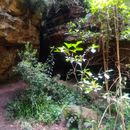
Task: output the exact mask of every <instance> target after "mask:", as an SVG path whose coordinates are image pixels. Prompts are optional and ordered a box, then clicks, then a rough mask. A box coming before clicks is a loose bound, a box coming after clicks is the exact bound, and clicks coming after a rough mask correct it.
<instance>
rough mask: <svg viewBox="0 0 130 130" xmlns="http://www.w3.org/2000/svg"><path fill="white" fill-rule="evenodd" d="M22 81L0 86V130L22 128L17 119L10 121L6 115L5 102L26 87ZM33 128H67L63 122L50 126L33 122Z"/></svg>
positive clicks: (35, 129) (34, 129)
mask: <svg viewBox="0 0 130 130" xmlns="http://www.w3.org/2000/svg"><path fill="white" fill-rule="evenodd" d="M26 86H27V85H26V84H25V83H24V82H23V81H19V82H16V83H11V84H7V85H1V86H0V130H22V129H21V127H20V124H19V123H18V121H12V120H11V121H10V120H8V118H7V116H6V113H7V111H6V104H7V103H8V101H10V100H11V99H12V97H13V96H14V95H15V93H16V92H17V91H19V90H21V89H25V88H26ZM33 130H67V129H66V128H65V127H64V126H63V123H60V124H54V125H53V126H51V127H48V126H45V125H43V124H34V127H33Z"/></svg>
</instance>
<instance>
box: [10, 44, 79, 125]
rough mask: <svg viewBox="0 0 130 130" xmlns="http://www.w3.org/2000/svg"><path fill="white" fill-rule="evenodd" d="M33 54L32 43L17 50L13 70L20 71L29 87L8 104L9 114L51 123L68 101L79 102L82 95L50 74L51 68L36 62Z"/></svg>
mask: <svg viewBox="0 0 130 130" xmlns="http://www.w3.org/2000/svg"><path fill="white" fill-rule="evenodd" d="M36 54H37V52H36V50H35V49H33V48H32V46H31V44H27V45H26V48H25V51H22V52H21V53H19V56H20V58H21V62H19V63H18V65H17V66H16V67H15V69H14V70H15V72H16V73H18V74H20V75H21V78H22V79H23V80H24V81H25V82H26V83H27V84H28V88H27V89H26V90H25V91H24V92H22V93H20V94H18V96H17V97H16V98H15V99H14V100H13V101H11V102H10V103H9V104H8V111H9V113H10V116H11V117H15V118H25V119H29V118H33V119H35V120H38V121H41V122H44V123H47V124H48V123H54V122H55V121H57V120H59V119H60V117H61V115H62V112H63V110H64V108H65V107H66V106H67V105H69V104H80V103H81V97H80V95H79V94H78V92H76V91H72V90H71V89H69V88H67V87H66V86H65V85H63V84H61V83H59V82H57V79H56V78H52V77H51V72H48V71H49V70H50V69H49V68H50V66H49V64H47V63H45V64H42V63H40V62H38V60H37V58H36ZM47 61H48V60H47ZM51 65H52V64H51Z"/></svg>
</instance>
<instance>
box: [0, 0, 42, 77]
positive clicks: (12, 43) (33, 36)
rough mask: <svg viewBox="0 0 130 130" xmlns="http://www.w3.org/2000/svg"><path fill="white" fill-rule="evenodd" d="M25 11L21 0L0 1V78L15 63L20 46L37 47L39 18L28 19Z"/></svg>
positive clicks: (33, 16)
mask: <svg viewBox="0 0 130 130" xmlns="http://www.w3.org/2000/svg"><path fill="white" fill-rule="evenodd" d="M27 11H28V10H27V9H26V8H24V6H23V3H22V0H0V78H3V76H4V75H5V74H7V72H8V70H10V68H11V67H12V65H13V64H14V63H15V59H16V54H17V49H19V47H20V46H22V45H24V44H26V43H27V42H31V43H32V44H33V45H34V46H39V29H38V26H39V23H40V16H38V15H35V14H34V15H32V16H31V17H29V16H28V13H27Z"/></svg>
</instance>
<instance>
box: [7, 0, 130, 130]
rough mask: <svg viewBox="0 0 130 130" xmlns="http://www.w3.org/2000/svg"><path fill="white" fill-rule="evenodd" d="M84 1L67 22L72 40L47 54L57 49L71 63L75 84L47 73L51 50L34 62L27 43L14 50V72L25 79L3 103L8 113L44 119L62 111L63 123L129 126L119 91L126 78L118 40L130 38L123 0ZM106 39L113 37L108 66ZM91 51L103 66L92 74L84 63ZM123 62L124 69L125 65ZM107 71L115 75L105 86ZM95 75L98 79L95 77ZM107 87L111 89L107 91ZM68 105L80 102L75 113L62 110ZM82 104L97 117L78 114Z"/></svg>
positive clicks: (125, 129) (129, 14)
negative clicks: (22, 86) (23, 85)
mask: <svg viewBox="0 0 130 130" xmlns="http://www.w3.org/2000/svg"><path fill="white" fill-rule="evenodd" d="M29 2H31V1H29ZM37 2H38V3H39V2H43V3H44V4H41V3H40V4H39V5H40V6H41V5H47V8H49V6H48V5H49V4H50V2H52V3H53V4H55V5H56V6H57V5H59V4H67V5H70V4H72V5H73V4H74V3H76V4H78V3H79V2H78V1H75V0H73V1H69V3H68V1H66V0H65V1H64V0H63V1H58V0H57V1H51V0H50V1H45V0H44V1H42V0H41V1H40V0H39V1H37ZM27 3H28V2H27ZM56 3H58V4H56ZM31 4H32V5H33V4H34V3H32V2H31ZM85 4H86V6H84V7H86V8H85V10H86V16H85V17H84V18H80V19H76V20H75V21H72V22H69V23H68V24H67V27H68V30H69V31H68V33H69V34H70V35H72V36H74V37H76V38H77V41H76V42H73V43H68V42H64V44H63V45H62V46H61V47H58V48H55V47H54V48H53V49H52V52H53V53H63V54H64V55H65V59H66V62H69V63H70V64H71V65H72V69H70V71H69V73H68V75H67V76H68V77H71V75H73V77H74V78H75V81H76V82H75V85H71V88H70V87H69V86H67V85H65V84H63V83H60V82H59V78H58V77H52V71H53V65H54V61H53V54H52V52H51V54H50V56H49V57H48V59H47V61H46V63H44V64H42V63H40V62H38V59H37V56H36V55H37V52H36V50H34V49H33V48H32V46H31V44H27V46H26V47H25V50H24V51H22V52H20V54H19V56H20V58H21V62H19V63H18V65H17V66H16V67H15V72H17V73H18V74H20V76H21V77H22V79H23V80H24V81H26V82H27V84H28V88H27V90H25V91H24V92H21V93H20V94H19V95H18V96H17V98H16V99H15V100H14V101H12V102H11V103H10V104H9V106H8V109H9V111H10V113H12V114H11V116H12V117H17V118H26V119H30V118H33V119H35V120H38V121H42V122H44V123H47V124H49V123H54V122H56V121H59V120H60V119H61V118H63V116H64V118H65V120H66V122H67V124H69V125H68V127H70V128H71V126H72V125H73V124H75V123H74V122H76V124H77V128H76V129H78V130H83V129H88V130H89V129H90V130H99V129H103V130H129V129H130V125H129V124H130V121H129V120H130V107H129V105H130V99H129V97H128V95H127V94H125V93H123V89H124V88H125V82H126V81H125V80H124V79H125V78H126V77H123V75H122V68H121V60H120V51H119V50H120V49H119V47H120V40H122V39H125V40H129V39H130V21H129V19H130V9H129V7H128V6H127V5H126V4H125V1H124V0H107V1H105V0H98V1H97V0H90V1H87V0H85V1H84V5H85ZM35 5H36V4H35ZM72 5H71V6H72ZM37 7H39V6H37ZM111 41H114V42H113V43H112V44H114V47H115V50H114V51H115V57H114V60H116V61H115V62H116V65H115V66H114V67H113V68H112V70H111V68H110V64H111V60H110V59H111V57H110V54H111V53H109V52H110V51H111V50H110V47H111ZM86 44H87V45H86ZM100 45H101V46H102V48H101V46H100ZM97 50H100V51H102V54H103V57H102V59H103V67H104V69H103V71H102V72H100V73H98V74H97V75H96V74H93V73H92V72H91V70H90V69H89V62H90V61H91V60H92V59H93V54H96V53H97ZM126 66H127V67H128V69H129V64H128V65H126ZM111 71H112V72H113V73H115V77H116V78H115V79H114V78H113V77H112V78H113V83H112V84H111V85H110V84H109V82H110V78H111V76H110V72H111ZM100 79H101V80H103V82H99V80H100ZM113 87H115V91H112V90H111V88H113ZM104 88H105V89H104ZM103 89H104V90H103ZM101 92H102V93H101ZM91 93H97V94H98V99H96V102H97V103H96V102H95V101H93V99H94V98H95V97H94V96H95V95H93V97H92V96H90V95H91ZM90 104H91V105H90ZM70 105H77V106H80V114H79V113H78V114H77V113H76V114H74V113H69V112H68V113H69V114H66V110H67V109H66V108H67V107H68V106H70ZM83 106H84V107H89V108H93V109H94V110H95V111H97V113H98V115H99V120H98V121H93V120H88V119H87V120H86V119H82V117H81V115H82V107H83ZM84 124H87V125H85V126H84ZM74 126H75V125H74Z"/></svg>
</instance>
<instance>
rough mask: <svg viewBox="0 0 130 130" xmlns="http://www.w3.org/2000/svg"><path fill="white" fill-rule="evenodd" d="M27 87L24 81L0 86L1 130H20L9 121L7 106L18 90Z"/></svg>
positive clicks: (15, 124)
mask: <svg viewBox="0 0 130 130" xmlns="http://www.w3.org/2000/svg"><path fill="white" fill-rule="evenodd" d="M25 87H26V84H25V83H24V82H23V81H19V82H17V83H12V84H8V85H1V86H0V130H20V126H19V125H18V124H17V123H15V122H13V121H9V120H7V118H6V110H5V106H6V104H7V102H8V101H9V100H10V99H11V98H12V96H13V95H14V93H15V92H16V91H17V90H20V89H23V88H25Z"/></svg>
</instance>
